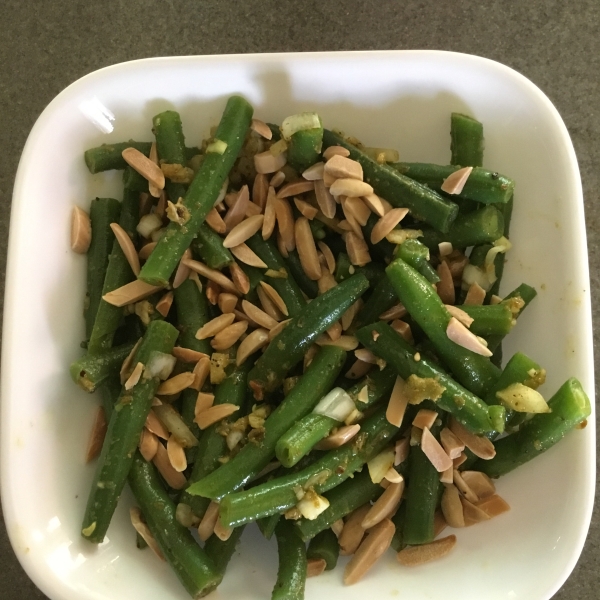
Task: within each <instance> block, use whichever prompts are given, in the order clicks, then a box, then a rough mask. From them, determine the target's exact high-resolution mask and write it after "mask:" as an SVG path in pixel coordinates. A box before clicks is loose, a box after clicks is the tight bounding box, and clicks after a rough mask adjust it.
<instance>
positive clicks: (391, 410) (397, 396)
mask: <svg viewBox="0 0 600 600" xmlns="http://www.w3.org/2000/svg"><path fill="white" fill-rule="evenodd" d="M405 388H406V384H405V383H404V380H403V379H402V378H401V377H396V383H394V388H393V389H392V393H391V395H390V400H389V402H388V406H387V410H386V413H385V418H386V419H387V420H388V421H389V422H390V423H391V424H392V425H395V426H396V427H400V425H402V419H404V413H405V411H406V407H407V406H408V396H407V394H406V391H405Z"/></svg>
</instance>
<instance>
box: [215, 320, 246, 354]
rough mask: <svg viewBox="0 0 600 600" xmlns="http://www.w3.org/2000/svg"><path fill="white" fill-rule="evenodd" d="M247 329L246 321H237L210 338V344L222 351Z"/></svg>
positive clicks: (229, 346)
mask: <svg viewBox="0 0 600 600" xmlns="http://www.w3.org/2000/svg"><path fill="white" fill-rule="evenodd" d="M246 329H248V321H238V322H237V323H233V324H232V325H229V326H228V327H225V329H223V330H222V331H219V333H217V335H215V337H214V338H213V339H212V340H211V342H210V345H211V346H212V347H213V348H214V349H215V350H216V351H217V352H223V351H224V350H228V349H229V348H231V346H233V344H235V343H236V342H237V341H238V340H239V339H240V338H241V337H242V335H243V334H244V333H245V332H246Z"/></svg>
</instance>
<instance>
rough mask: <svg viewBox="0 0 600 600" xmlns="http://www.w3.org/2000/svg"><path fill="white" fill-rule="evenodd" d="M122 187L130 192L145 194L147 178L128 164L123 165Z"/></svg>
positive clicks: (147, 189)
mask: <svg viewBox="0 0 600 600" xmlns="http://www.w3.org/2000/svg"><path fill="white" fill-rule="evenodd" d="M123 187H124V188H125V189H126V190H129V191H131V192H138V193H141V192H145V193H146V194H147V193H148V191H149V188H148V180H147V179H146V178H145V177H144V176H143V175H140V174H139V173H138V172H137V171H136V170H135V169H132V168H131V167H129V166H127V167H125V170H124V171H123Z"/></svg>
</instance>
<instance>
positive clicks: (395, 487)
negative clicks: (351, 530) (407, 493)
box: [361, 480, 404, 529]
mask: <svg viewBox="0 0 600 600" xmlns="http://www.w3.org/2000/svg"><path fill="white" fill-rule="evenodd" d="M403 492H404V480H402V481H400V482H398V483H390V485H389V486H388V487H387V488H386V490H385V491H384V492H383V494H381V496H379V498H378V499H377V500H376V501H375V503H374V504H373V506H371V508H370V509H369V512H368V513H367V514H366V515H365V517H364V519H363V520H362V523H361V526H362V528H363V529H370V528H371V527H374V526H375V525H377V524H378V523H381V521H383V520H384V519H387V518H388V517H391V516H392V515H393V514H394V513H395V512H396V509H397V508H398V505H399V504H400V499H401V498H402V494H403Z"/></svg>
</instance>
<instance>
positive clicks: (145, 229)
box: [136, 213, 162, 238]
mask: <svg viewBox="0 0 600 600" xmlns="http://www.w3.org/2000/svg"><path fill="white" fill-rule="evenodd" d="M161 227H162V220H161V219H160V217H159V216H158V215H155V214H154V213H150V214H148V215H144V216H143V217H142V218H141V219H140V222H139V223H138V224H137V227H136V230H137V232H138V233H139V234H140V235H141V236H142V237H144V238H149V237H150V236H151V235H152V233H154V232H155V231H156V230H157V229H160V228H161Z"/></svg>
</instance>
